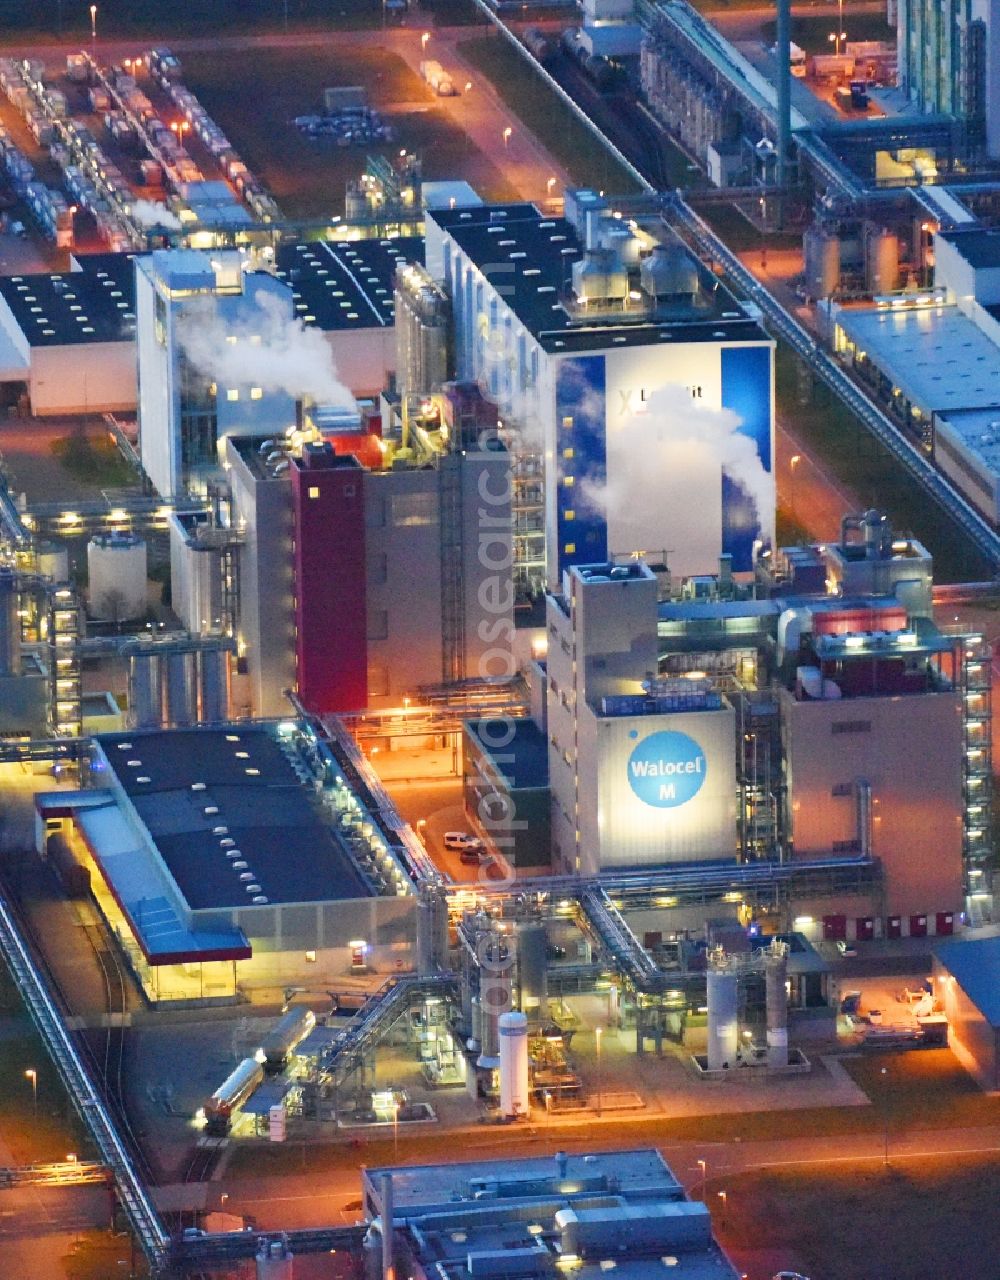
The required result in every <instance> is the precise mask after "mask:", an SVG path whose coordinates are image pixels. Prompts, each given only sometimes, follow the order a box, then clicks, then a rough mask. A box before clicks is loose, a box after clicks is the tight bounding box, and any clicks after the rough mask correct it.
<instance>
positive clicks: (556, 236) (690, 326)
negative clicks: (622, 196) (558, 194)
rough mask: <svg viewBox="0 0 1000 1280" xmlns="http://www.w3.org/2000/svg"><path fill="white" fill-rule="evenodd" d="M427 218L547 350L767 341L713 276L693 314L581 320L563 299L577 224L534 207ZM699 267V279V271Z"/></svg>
mask: <svg viewBox="0 0 1000 1280" xmlns="http://www.w3.org/2000/svg"><path fill="white" fill-rule="evenodd" d="M427 217H428V218H429V219H431V218H432V219H433V220H434V221H435V222H436V223H437V224H438V226H440V227H442V228H443V229H444V230H445V231H447V232H448V234H449V235H451V237H452V238H453V239H454V240H455V242H456V244H457V245H458V246H459V248H460V249H461V250H462V251H463V252H464V253H465V254H466V255H467V256H468V257H469V258H471V259H472V261H473V262H474V263H475V264H476V265H477V266H478V267H479V269H480V270H481V271H482V273H483V274H484V275H485V276H486V278H487V280H490V279H494V280H495V282H496V284H497V286H498V287H500V286H502V288H501V294H502V296H503V298H504V301H505V302H506V303H507V305H508V306H509V307H510V308H511V310H512V311H513V312H514V313H515V315H516V316H517V318H518V319H519V320H520V321H521V323H522V324H523V325H524V326H525V328H527V329H528V330H530V332H531V333H532V334H533V335H534V336H535V338H536V339H537V340H538V342H539V343H540V344H541V346H542V347H543V349H544V350H545V351H549V352H552V353H555V354H562V353H565V354H571V353H573V352H579V351H595V350H604V349H605V348H608V347H614V346H626V347H632V346H652V345H654V344H656V343H658V342H717V341H720V340H723V339H724V340H728V341H730V342H763V341H766V340H767V336H768V335H767V334H766V333H765V332H764V331H763V329H762V328H761V327H760V325H759V324H757V322H756V321H755V320H752V319H750V318H749V317H748V316H747V315H746V314H745V312H743V311H742V310H741V309H740V307H739V304H738V303H737V302H736V300H735V298H733V296H732V295H731V294H730V293H729V292H728V291H727V290H725V289H724V288H723V287H722V286H721V285H720V284H719V282H718V280H717V279H716V278H715V277H714V276H713V277H710V278H709V279H707V280H706V281H705V283H706V284H707V285H708V288H707V289H706V291H705V295H706V297H708V298H709V299H710V302H709V304H708V306H707V307H706V308H705V310H704V311H703V312H702V313H701V314H700V315H698V316H696V317H693V316H692V315H691V314H690V313H684V314H678V315H677V316H675V317H669V318H666V317H659V318H656V319H649V320H646V321H638V320H637V321H625V320H616V319H614V318H608V317H602V318H600V319H598V318H595V319H594V320H593V321H591V322H588V323H580V322H579V321H578V320H576V319H574V318H573V317H571V316H570V313H569V312H568V311H567V310H566V308H565V306H564V304H563V299H564V297H565V294H566V291H567V288H568V286H569V283H570V279H571V272H572V266H573V263H574V262H575V261H576V260H577V259H578V258H579V257H581V255H582V249H581V245H580V241H579V239H578V237H577V234H576V229H575V228H574V226H573V224H572V223H571V222H569V221H568V220H567V219H566V218H554V217H548V216H546V215H545V214H543V213H541V212H540V211H539V209H537V208H536V207H535V205H533V204H503V205H482V206H478V207H473V208H462V209H435V210H433V211H431V210H428V213H427ZM699 270H700V271H701V272H702V275H703V277H704V269H703V268H699Z"/></svg>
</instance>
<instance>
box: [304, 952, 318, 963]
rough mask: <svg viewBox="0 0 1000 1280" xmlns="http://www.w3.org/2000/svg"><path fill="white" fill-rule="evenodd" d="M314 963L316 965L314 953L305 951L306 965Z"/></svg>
mask: <svg viewBox="0 0 1000 1280" xmlns="http://www.w3.org/2000/svg"><path fill="white" fill-rule="evenodd" d="M315 963H316V952H315V951H307V952H306V964H315Z"/></svg>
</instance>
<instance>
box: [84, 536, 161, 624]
mask: <svg viewBox="0 0 1000 1280" xmlns="http://www.w3.org/2000/svg"><path fill="white" fill-rule="evenodd" d="M87 572H88V575H89V583H90V585H89V588H88V592H87V595H88V600H89V609H90V615H91V617H92V618H99V619H101V620H102V621H105V622H124V621H126V620H128V619H130V618H141V617H142V615H143V614H144V613H145V612H146V609H147V607H148V605H147V598H146V544H145V542H144V541H143V540H142V538H137V537H136V536H135V535H134V534H131V533H103V534H98V536H97V537H95V538H91V540H90V541H89V542H88V543H87Z"/></svg>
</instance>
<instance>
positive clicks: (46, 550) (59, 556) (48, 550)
mask: <svg viewBox="0 0 1000 1280" xmlns="http://www.w3.org/2000/svg"><path fill="white" fill-rule="evenodd" d="M35 563H36V565H37V566H38V572H39V573H40V574H41V576H42V577H43V578H51V579H52V581H53V582H68V581H69V551H68V550H67V548H66V546H65V544H64V543H62V542H39V543H37V544H36V546H35Z"/></svg>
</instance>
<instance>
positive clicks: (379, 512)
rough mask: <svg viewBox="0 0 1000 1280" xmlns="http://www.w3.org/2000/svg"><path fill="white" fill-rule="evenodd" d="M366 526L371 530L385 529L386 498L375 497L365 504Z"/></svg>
mask: <svg viewBox="0 0 1000 1280" xmlns="http://www.w3.org/2000/svg"><path fill="white" fill-rule="evenodd" d="M365 524H366V525H367V526H368V528H369V529H383V528H385V498H383V497H381V496H373V497H372V498H371V499H370V500H369V501H368V502H366V503H365Z"/></svg>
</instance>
